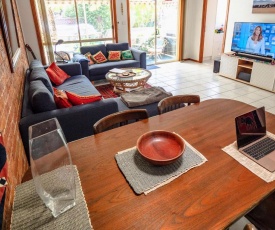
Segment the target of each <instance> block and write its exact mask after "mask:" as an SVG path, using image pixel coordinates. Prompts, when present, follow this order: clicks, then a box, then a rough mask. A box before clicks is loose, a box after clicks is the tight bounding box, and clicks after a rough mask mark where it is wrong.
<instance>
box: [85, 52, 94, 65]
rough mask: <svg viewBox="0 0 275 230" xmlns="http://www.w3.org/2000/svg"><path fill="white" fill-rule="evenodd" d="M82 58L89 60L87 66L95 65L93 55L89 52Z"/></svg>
mask: <svg viewBox="0 0 275 230" xmlns="http://www.w3.org/2000/svg"><path fill="white" fill-rule="evenodd" d="M84 56H85V57H86V58H87V59H88V60H89V63H88V65H92V64H95V63H94V60H93V55H92V54H91V53H90V52H87V53H85V54H84Z"/></svg>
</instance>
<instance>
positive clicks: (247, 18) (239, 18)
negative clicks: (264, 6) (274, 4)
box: [224, 0, 275, 53]
mask: <svg viewBox="0 0 275 230" xmlns="http://www.w3.org/2000/svg"><path fill="white" fill-rule="evenodd" d="M252 5H253V0H231V1H230V8H229V15H228V24H227V30H226V40H225V49H224V52H225V53H226V52H230V49H231V43H232V36H233V29H234V22H272V23H274V22H275V15H274V14H252Z"/></svg>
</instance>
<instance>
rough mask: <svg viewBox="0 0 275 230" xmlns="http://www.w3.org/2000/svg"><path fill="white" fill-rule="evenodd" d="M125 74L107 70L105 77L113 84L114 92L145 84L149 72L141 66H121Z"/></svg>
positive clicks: (149, 75) (125, 90) (121, 91)
mask: <svg viewBox="0 0 275 230" xmlns="http://www.w3.org/2000/svg"><path fill="white" fill-rule="evenodd" d="M123 70H126V71H127V72H126V74H127V75H123V74H117V73H112V72H108V73H107V74H106V79H107V80H108V81H109V82H110V83H111V84H112V85H113V86H114V92H116V93H123V92H127V91H129V90H131V89H136V88H139V87H143V88H144V86H145V84H146V82H147V81H148V79H149V78H150V77H151V75H152V74H151V72H150V71H148V70H146V69H142V68H135V67H134V68H123Z"/></svg>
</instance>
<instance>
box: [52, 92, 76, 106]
mask: <svg viewBox="0 0 275 230" xmlns="http://www.w3.org/2000/svg"><path fill="white" fill-rule="evenodd" d="M53 90H54V101H55V104H56V106H57V107H58V108H59V109H62V108H70V107H72V103H71V102H70V101H69V99H68V97H67V94H66V92H64V91H63V90H60V89H57V88H53Z"/></svg>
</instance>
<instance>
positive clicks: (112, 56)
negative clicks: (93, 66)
mask: <svg viewBox="0 0 275 230" xmlns="http://www.w3.org/2000/svg"><path fill="white" fill-rule="evenodd" d="M120 57H121V51H119V50H118V51H109V52H108V61H120V60H121V58H120Z"/></svg>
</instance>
